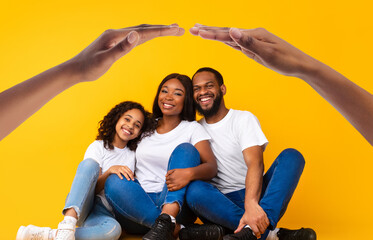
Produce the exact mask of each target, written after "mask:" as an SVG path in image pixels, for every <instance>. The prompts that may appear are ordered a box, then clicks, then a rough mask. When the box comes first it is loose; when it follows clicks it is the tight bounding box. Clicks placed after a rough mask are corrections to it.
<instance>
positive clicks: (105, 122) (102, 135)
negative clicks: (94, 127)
mask: <svg viewBox="0 0 373 240" xmlns="http://www.w3.org/2000/svg"><path fill="white" fill-rule="evenodd" d="M134 108H135V109H138V110H140V111H141V112H142V114H143V115H144V123H143V125H142V128H141V132H142V133H140V134H139V136H138V137H136V138H135V139H132V140H130V141H128V143H127V147H128V148H129V149H130V150H132V151H134V150H136V148H137V144H138V143H139V142H140V140H141V139H142V138H143V137H146V136H149V135H151V134H152V133H153V132H154V130H155V127H156V122H155V120H153V118H152V115H151V113H149V112H147V111H146V110H145V109H144V107H143V106H142V105H141V104H139V103H137V102H131V101H125V102H121V103H119V104H118V105H116V106H115V107H113V108H112V109H111V110H110V112H109V113H108V114H107V115H106V116H105V117H104V119H102V120H101V121H100V122H99V125H100V127H99V128H98V135H97V137H96V140H103V141H104V147H105V148H106V149H108V150H113V149H114V146H113V141H114V136H115V134H116V130H115V126H116V124H117V122H118V120H119V119H120V117H121V116H122V115H123V114H124V113H125V112H127V111H129V110H131V109H134Z"/></svg>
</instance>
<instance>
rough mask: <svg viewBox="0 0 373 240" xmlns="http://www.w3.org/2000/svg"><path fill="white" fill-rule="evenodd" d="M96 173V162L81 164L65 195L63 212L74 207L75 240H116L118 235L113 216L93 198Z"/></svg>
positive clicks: (97, 199)
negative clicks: (75, 217) (75, 220)
mask: <svg viewBox="0 0 373 240" xmlns="http://www.w3.org/2000/svg"><path fill="white" fill-rule="evenodd" d="M99 172H100V166H99V164H98V163H97V162H96V161H94V160H92V159H86V160H84V161H82V162H81V163H80V164H79V166H78V170H77V171H76V174H75V177H74V181H73V183H72V185H71V189H70V193H69V195H68V196H67V199H66V202H65V207H64V210H63V212H65V211H66V210H67V209H69V208H74V210H75V211H76V213H77V215H78V222H77V225H78V226H79V227H78V228H77V229H76V232H75V239H76V240H83V239H97V240H98V239H101V240H106V239H107V240H109V239H119V237H120V235H121V233H122V229H121V227H120V224H119V223H118V221H116V220H115V218H114V216H113V214H112V213H111V212H109V211H108V210H107V209H106V207H105V206H104V205H103V204H102V201H101V199H100V198H99V197H96V198H95V196H94V195H95V187H96V182H97V178H98V176H99Z"/></svg>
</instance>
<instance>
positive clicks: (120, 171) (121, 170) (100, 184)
mask: <svg viewBox="0 0 373 240" xmlns="http://www.w3.org/2000/svg"><path fill="white" fill-rule="evenodd" d="M110 174H116V175H118V177H119V178H120V179H123V176H124V177H125V178H126V179H127V180H128V181H130V180H132V181H133V180H135V177H134V174H133V172H132V171H131V169H130V168H129V167H127V166H122V165H114V166H111V167H110V168H109V169H108V170H107V171H106V172H104V173H103V174H102V168H100V175H99V177H98V179H97V184H96V190H95V193H96V194H99V193H100V192H101V191H102V190H103V189H104V187H105V182H106V179H107V178H108V177H109V176H110Z"/></svg>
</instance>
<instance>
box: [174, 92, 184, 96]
mask: <svg viewBox="0 0 373 240" xmlns="http://www.w3.org/2000/svg"><path fill="white" fill-rule="evenodd" d="M175 95H176V96H183V94H182V93H179V92H176V93H175Z"/></svg>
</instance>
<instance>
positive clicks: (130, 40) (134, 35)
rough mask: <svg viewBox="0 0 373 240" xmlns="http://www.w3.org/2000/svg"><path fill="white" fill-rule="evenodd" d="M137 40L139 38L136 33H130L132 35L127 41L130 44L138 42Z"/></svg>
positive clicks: (129, 35)
mask: <svg viewBox="0 0 373 240" xmlns="http://www.w3.org/2000/svg"><path fill="white" fill-rule="evenodd" d="M136 39H137V37H136V33H135V31H132V32H130V34H128V36H127V41H128V43H129V44H132V43H134V42H135V41H136Z"/></svg>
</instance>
